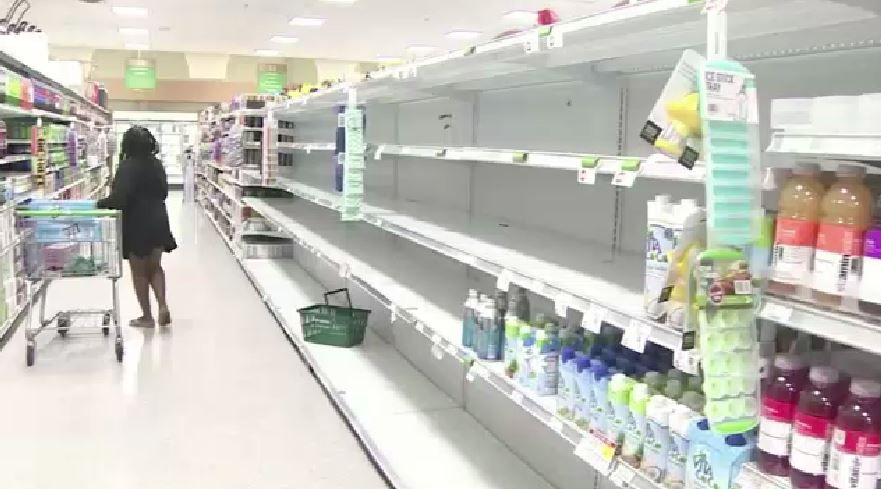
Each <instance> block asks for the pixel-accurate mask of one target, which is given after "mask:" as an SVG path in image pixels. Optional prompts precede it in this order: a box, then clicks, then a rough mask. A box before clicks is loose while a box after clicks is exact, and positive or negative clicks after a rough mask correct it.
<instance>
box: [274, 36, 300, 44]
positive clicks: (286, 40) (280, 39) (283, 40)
mask: <svg viewBox="0 0 881 489" xmlns="http://www.w3.org/2000/svg"><path fill="white" fill-rule="evenodd" d="M269 40H270V41H271V42H275V43H278V44H294V43H295V42H298V41H299V39H297V38H296V37H291V36H272V37H271V38H269Z"/></svg>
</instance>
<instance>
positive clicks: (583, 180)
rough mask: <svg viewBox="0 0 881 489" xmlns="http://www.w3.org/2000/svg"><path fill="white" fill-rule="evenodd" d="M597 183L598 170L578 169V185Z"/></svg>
mask: <svg viewBox="0 0 881 489" xmlns="http://www.w3.org/2000/svg"><path fill="white" fill-rule="evenodd" d="M596 181H597V169H596V168H579V169H578V183H580V184H582V185H593V184H595V183H596Z"/></svg>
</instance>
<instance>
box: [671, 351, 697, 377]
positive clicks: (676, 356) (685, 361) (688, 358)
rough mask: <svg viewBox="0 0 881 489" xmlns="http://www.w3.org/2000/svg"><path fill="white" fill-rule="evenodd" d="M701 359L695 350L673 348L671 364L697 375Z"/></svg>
mask: <svg viewBox="0 0 881 489" xmlns="http://www.w3.org/2000/svg"><path fill="white" fill-rule="evenodd" d="M700 363H701V359H700V354H699V352H698V351H697V350H674V351H673V366H674V367H676V368H677V369H679V370H681V371H683V372H685V373H687V374H691V375H698V373H699V367H700Z"/></svg>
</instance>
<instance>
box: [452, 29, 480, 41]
mask: <svg viewBox="0 0 881 489" xmlns="http://www.w3.org/2000/svg"><path fill="white" fill-rule="evenodd" d="M480 35H481V34H480V33H479V32H477V31H450V32H447V39H455V40H457V41H470V40H472V39H477V38H478V37H480Z"/></svg>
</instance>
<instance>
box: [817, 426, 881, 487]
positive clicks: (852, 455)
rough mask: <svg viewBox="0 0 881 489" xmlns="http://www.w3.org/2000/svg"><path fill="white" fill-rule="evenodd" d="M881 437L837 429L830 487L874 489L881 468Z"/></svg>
mask: <svg viewBox="0 0 881 489" xmlns="http://www.w3.org/2000/svg"><path fill="white" fill-rule="evenodd" d="M879 455H881V435H878V434H877V433H865V432H861V431H845V430H841V429H838V428H835V430H834V431H833V434H832V445H831V448H830V455H829V470H828V471H827V472H826V483H827V484H829V485H830V486H832V487H836V488H838V489H874V488H875V483H876V482H877V480H878V473H879V470H878V469H879V465H881V458H879Z"/></svg>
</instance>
